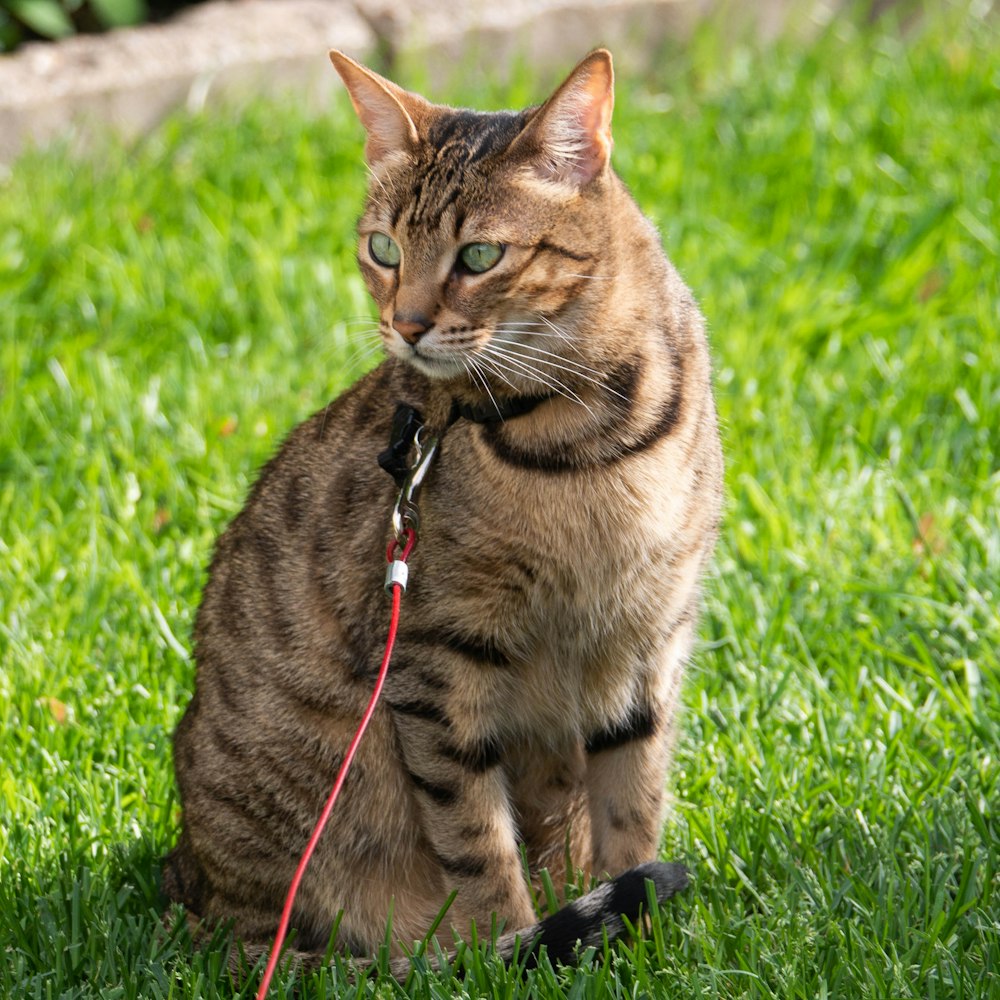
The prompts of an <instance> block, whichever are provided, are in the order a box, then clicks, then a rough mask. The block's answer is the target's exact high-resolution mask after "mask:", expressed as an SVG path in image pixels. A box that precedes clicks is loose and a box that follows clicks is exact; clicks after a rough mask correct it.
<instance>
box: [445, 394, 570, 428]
mask: <svg viewBox="0 0 1000 1000" xmlns="http://www.w3.org/2000/svg"><path fill="white" fill-rule="evenodd" d="M551 398H552V395H551V393H550V394H548V395H545V396H515V397H514V398H513V399H491V400H490V401H489V402H488V403H460V402H459V401H458V400H457V399H455V400H453V401H452V404H451V414H450V415H449V417H448V426H449V427H450V426H451V425H452V424H453V423H455V421H456V420H460V419H461V420H470V421H471V422H472V423H474V424H499V423H502V422H503V421H504V420H511V419H512V418H514V417H520V416H523V415H524V414H525V413H530V412H531V411H532V410H533V409H534V408H535V407H536V406H539V405H540V404H541V403H544V402H545V401H546V400H547V399H551Z"/></svg>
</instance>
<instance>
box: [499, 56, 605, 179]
mask: <svg viewBox="0 0 1000 1000" xmlns="http://www.w3.org/2000/svg"><path fill="white" fill-rule="evenodd" d="M614 103H615V93H614V70H613V69H612V66H611V53H610V52H608V50H607V49H595V50H594V51H593V52H591V53H590V55H589V56H587V57H586V58H585V59H583V60H582V61H581V62H580V63H579V65H578V66H577V67H576V69H574V70H573V72H572V73H570V75H569V76H568V77H567V78H566V79H565V80H564V81H563V83H562V86H560V87H559V89H558V90H556V92H555V93H554V94H553V95H552V96H551V97H550V98H549V99H548V100H547V101H546V102H545V103H544V104H543V105H542V106H541V107H540V108H539V109H538V111H537V112H536V113H535V115H534V117H532V119H531V120H530V121H529V122H528V124H527V125H526V126H525V128H524V131H523V132H522V133H521V134H520V135H519V136H518V137H517V139H515V140H514V143H513V145H512V146H511V148H510V155H511V156H517V155H518V154H520V155H524V156H526V157H527V159H528V162H529V164H530V167H531V169H532V171H533V173H534V174H535V175H536V176H538V177H540V178H541V179H542V180H544V181H554V182H556V183H561V184H568V185H570V186H571V187H574V188H581V187H583V186H584V185H586V184H589V183H590V182H591V181H592V180H594V179H595V178H596V177H598V176H600V175H601V174H602V173H603V172H604V170H605V169H606V168H607V166H608V162H609V160H610V158H611V111H612V108H613V107H614Z"/></svg>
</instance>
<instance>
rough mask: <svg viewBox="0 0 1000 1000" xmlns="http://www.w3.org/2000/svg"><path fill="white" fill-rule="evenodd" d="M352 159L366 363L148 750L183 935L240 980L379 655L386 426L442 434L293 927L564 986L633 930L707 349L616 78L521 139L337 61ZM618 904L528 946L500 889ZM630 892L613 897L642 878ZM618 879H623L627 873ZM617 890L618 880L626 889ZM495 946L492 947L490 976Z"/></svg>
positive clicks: (652, 872)
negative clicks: (172, 799) (192, 931)
mask: <svg viewBox="0 0 1000 1000" xmlns="http://www.w3.org/2000/svg"><path fill="white" fill-rule="evenodd" d="M331 57H332V59H333V62H334V65H335V66H336V68H337V70H338V72H339V73H340V75H341V76H342V78H343V80H344V82H345V84H346V85H347V88H348V90H349V91H350V95H351V99H352V101H353V103H354V107H355V109H356V111H357V113H358V116H359V118H360V119H361V122H362V124H363V125H364V127H365V129H366V130H367V140H368V141H367V147H366V156H367V160H368V164H369V166H370V168H371V173H372V184H371V191H370V194H369V197H368V202H367V205H366V207H365V211H364V214H363V216H362V218H361V221H360V223H359V233H360V237H361V239H360V247H359V250H358V262H359V265H360V267H361V271H362V273H363V275H364V278H365V280H366V282H367V284H368V287H369V289H370V291H371V294H372V296H373V297H374V299H375V301H376V302H377V304H378V308H379V316H380V324H379V325H380V329H381V336H382V340H383V342H384V345H385V348H386V350H387V352H388V354H389V355H390V357H389V358H388V360H386V361H385V362H384V363H383V364H381V365H380V366H379V367H378V368H376V369H375V370H374V371H373V372H371V373H370V374H369V375H367V376H366V377H365V378H363V379H362V380H361V381H360V382H359V383H358V384H356V385H355V386H354V387H353V388H352V389H351V390H349V391H348V392H346V393H345V394H344V395H342V396H341V397H340V398H339V399H337V400H336V401H335V402H333V403H331V404H330V405H329V406H328V407H326V408H325V409H324V410H322V411H321V412H319V413H317V414H316V415H315V416H314V417H313V418H312V419H310V420H307V421H306V422H305V423H304V424H302V425H301V426H300V427H298V428H297V429H296V430H294V431H293V432H292V434H291V435H290V436H289V438H288V440H287V441H286V442H285V444H284V446H283V448H282V449H281V451H280V453H279V454H278V455H277V457H276V458H274V459H273V460H272V461H271V462H270V463H269V464H268V465H267V466H266V468H265V469H264V471H263V473H262V474H261V476H260V479H259V481H258V482H257V484H256V486H255V487H254V489H253V491H252V493H251V496H250V499H249V500H248V502H247V505H246V508H245V509H244V510H243V512H242V513H241V514H240V515H239V516H238V517H237V518H236V519H235V521H234V522H233V523H232V525H230V527H229V529H228V530H227V531H226V532H225V534H224V535H223V536H222V538H221V539H220V540H219V543H218V546H217V549H216V552H215V557H214V559H213V562H212V566H211V571H210V575H209V580H208V584H207V586H206V588H205V594H204V600H203V603H202V606H201V609H200V612H199V614H198V618H197V624H196V629H195V642H196V652H197V663H198V672H197V684H196V692H195V695H194V698H193V699H192V701H191V703H190V705H189V707H188V709H187V712H186V714H185V715H184V718H183V719H182V721H181V723H180V725H179V727H178V729H177V734H176V739H175V757H176V770H177V782H178V785H179V788H180V795H181V801H182V804H183V831H182V834H181V837H180V842H179V843H178V845H177V847H176V848H175V850H174V851H173V852H172V853H171V854H170V856H169V858H168V859H167V862H166V868H165V873H164V884H165V888H166V890H167V892H168V894H169V896H170V897H171V898H172V899H174V900H176V901H179V902H181V903H184V904H185V906H186V907H187V908H188V912H189V914H192V915H194V916H196V917H200V918H205V919H207V920H209V921H215V920H219V919H229V920H232V921H234V926H235V931H236V934H237V935H238V936H239V938H241V939H242V941H243V942H244V943H245V944H247V945H248V946H249V948H248V950H249V952H250V954H251V957H252V956H253V955H254V954H259V953H260V951H261V950H263V949H264V948H266V946H267V944H268V942H269V941H270V939H271V936H272V935H273V933H274V930H275V926H276V924H277V922H278V917H279V914H280V911H281V907H282V902H283V899H284V895H285V892H286V890H287V888H288V884H289V881H290V879H291V877H292V872H293V870H294V868H295V865H296V862H297V860H298V858H299V856H300V854H301V852H302V849H303V846H304V845H305V843H306V841H307V839H308V837H309V834H310V831H311V829H312V826H313V824H314V823H315V821H316V818H317V816H318V815H319V813H320V811H321V808H322V804H323V802H324V800H325V797H326V795H327V793H328V790H329V784H330V781H331V779H332V777H333V775H334V774H335V773H336V771H337V768H338V765H339V763H340V760H341V758H342V754H343V753H344V752H345V749H346V747H347V744H348V742H349V740H350V738H351V736H352V734H353V733H354V730H355V728H356V726H357V723H358V720H359V717H360V715H361V713H362V710H363V708H364V706H365V704H366V702H367V699H368V697H369V694H370V692H371V688H372V681H373V678H374V676H375V673H376V672H377V669H378V664H379V661H380V657H381V652H382V647H383V645H384V642H385V635H386V621H387V601H386V597H385V594H384V592H383V579H384V573H385V562H384V552H385V548H386V542H387V540H388V539H389V538H390V537H391V531H390V530H389V528H388V519H389V514H390V512H391V510H392V507H393V503H394V500H395V492H396V491H395V486H394V484H393V482H392V480H391V479H390V477H389V476H387V475H386V474H385V473H384V472H383V471H382V470H381V469H380V468H379V467H378V464H377V462H376V456H377V455H378V454H379V452H381V451H382V450H383V448H384V447H385V445H386V443H387V440H388V438H389V434H390V426H391V423H392V418H393V414H394V411H395V410H396V407H397V404H399V403H401V402H402V403H406V404H409V405H410V406H412V407H414V408H415V409H416V410H418V411H420V413H421V414H422V415H423V417H424V420H425V421H426V424H427V427H428V430H431V429H433V430H434V431H436V432H439V433H441V432H444V431H445V430H446V429H447V433H446V434H445V435H444V437H443V438H442V443H441V448H440V452H439V454H438V456H437V458H436V461H435V464H434V465H433V466H432V467H431V469H430V472H429V474H428V476H427V479H426V481H425V483H424V487H423V493H422V496H421V531H420V543H419V545H418V546H417V548H416V550H415V552H414V554H413V557H412V559H411V561H410V567H411V584H410V588H409V591H408V593H407V595H406V598H405V601H404V604H403V617H402V626H401V631H400V638H399V642H398V645H397V653H396V656H395V660H394V663H393V666H392V667H391V670H390V674H389V679H388V682H387V686H386V689H385V695H384V699H383V701H382V703H381V705H380V707H379V708H378V710H377V714H376V716H375V718H374V720H373V723H372V726H371V728H370V729H369V730H368V734H367V736H366V738H365V740H364V742H363V743H362V745H361V749H360V752H359V755H358V757H357V760H356V763H355V766H354V769H353V771H352V772H351V774H350V777H349V778H348V781H347V785H346V786H345V791H344V795H343V796H342V798H341V800H340V802H339V804H338V807H337V809H336V810H335V812H334V814H333V817H332V820H331V822H330V825H329V827H328V829H327V830H326V832H325V833H324V834H323V837H322V838H321V840H320V842H319V846H318V849H317V852H316V854H315V856H314V858H313V861H312V864H311V867H310V868H309V869H308V871H307V873H306V876H305V880H304V882H303V884H302V889H301V891H300V893H299V896H298V901H297V905H296V908H295V911H294V919H293V926H294V927H295V928H296V930H297V940H296V947H297V948H298V949H300V954H305V953H310V952H313V953H315V952H322V950H323V949H324V948H325V946H326V945H327V940H328V936H329V934H330V931H331V927H332V925H333V924H334V921H335V920H336V918H337V915H338V913H340V912H341V911H343V918H342V921H341V923H340V932H339V935H340V936H339V938H338V944H339V946H340V947H344V948H346V949H348V950H350V951H351V952H352V953H354V954H370V953H371V952H372V951H373V949H375V948H376V947H377V946H378V945H379V944H380V942H382V940H383V936H384V933H385V928H386V921H387V918H388V917H389V915H390V913H391V914H392V930H393V934H394V940H395V942H396V947H397V953H399V951H400V950H401V949H402V947H403V946H405V945H406V944H408V943H410V942H412V941H414V940H416V939H419V938H421V937H422V936H423V935H424V934H425V932H426V931H427V929H428V927H429V926H430V925H431V923H432V921H433V920H434V918H435V916H436V915H437V914H438V911H439V910H440V908H441V906H442V904H443V903H444V902H445V900H446V899H447V897H448V895H449V893H450V892H451V890H453V889H454V890H457V897H456V899H455V901H454V904H453V905H452V907H451V909H450V911H449V913H448V917H447V919H448V921H450V923H451V925H452V927H453V928H454V929H455V930H456V931H457V932H459V933H460V934H466V933H468V931H469V929H470V924H471V923H472V922H473V921H474V922H475V923H476V924H477V925H478V927H479V928H480V929H481V930H482V929H483V928H487V927H489V926H490V921H491V915H493V914H495V915H496V916H497V917H498V918H499V919H500V920H502V922H503V924H504V926H505V927H506V928H507V930H508V931H511V932H517V931H519V932H520V935H521V941H522V951H523V950H526V949H528V948H534V949H535V950H536V951H537V947H538V946H539V945H541V944H544V945H546V946H547V948H548V951H549V954H550V955H551V956H552V957H554V958H559V959H563V960H570V959H572V956H573V949H574V946H575V944H576V943H577V942H578V941H582V942H583V943H585V944H589V943H595V942H599V941H600V939H601V932H602V927H605V928H606V929H607V932H608V933H609V934H610V935H612V936H613V935H615V934H617V933H619V932H620V931H621V930H622V928H623V921H622V919H621V917H622V916H623V915H624V916H627V917H629V918H635V917H636V915H637V914H638V911H639V907H640V904H641V903H643V902H644V900H645V898H646V890H645V884H644V880H645V879H646V878H651V879H652V880H653V881H654V883H655V887H656V891H657V893H658V895H659V897H660V898H661V899H663V898H666V897H667V896H669V895H671V894H672V893H673V892H675V891H677V890H678V889H680V888H683V886H684V884H685V882H686V877H685V875H684V872H683V869H682V868H681V867H680V866H679V865H668V864H658V863H650V864H642V863H643V862H649V861H650V860H651V859H654V858H655V857H656V855H657V849H658V844H659V837H660V829H661V821H662V815H663V809H664V782H665V770H666V767H667V763H668V758H669V756H670V752H671V744H672V743H673V739H674V732H675V715H676V711H677V701H678V691H679V689H680V684H681V676H682V672H683V667H684V663H685V660H686V659H687V657H688V654H689V651H690V649H691V644H692V639H693V637H694V633H695V621H696V617H697V612H698V604H699V580H700V578H701V575H702V571H703V569H704V567H705V564H706V561H707V560H708V558H709V555H710V553H711V551H712V548H713V545H714V540H715V536H716V528H717V522H718V518H719V510H720V478H721V467H722V462H721V454H720V447H719V439H718V432H717V427H716V416H715V408H714V403H713V399H712V393H711V387H710V363H709V356H708V350H707V347H706V342H705V334H704V326H703V321H702V318H701V316H700V314H699V312H698V309H697V307H696V305H695V303H694V301H693V299H692V296H691V294H690V292H689V291H688V289H687V288H686V287H685V286H684V284H683V282H682V281H681V279H680V278H679V277H678V275H677V272H676V271H675V270H674V269H673V267H672V266H671V265H670V263H669V262H668V261H667V260H666V259H665V257H664V255H663V251H662V249H661V246H660V242H659V238H658V236H657V233H656V231H655V230H654V229H653V227H652V226H651V225H650V223H649V222H647V221H646V219H645V218H644V217H643V216H642V214H641V213H640V211H639V209H638V208H637V207H636V205H635V203H634V202H633V201H632V199H631V197H630V196H629V194H628V192H627V191H626V189H625V187H624V185H623V184H622V182H621V181H620V180H619V179H618V177H617V176H616V175H615V174H614V172H613V171H612V169H611V166H610V164H609V156H610V152H611V130H610V123H611V109H612V102H613V92H612V68H611V56H610V55H609V53H607V52H606V51H603V50H599V51H596V52H593V53H592V54H591V55H589V56H587V58H586V59H584V60H583V62H581V63H580V65H579V66H577V68H576V69H575V70H574V71H573V72H572V74H570V76H569V78H568V79H567V80H566V81H565V83H563V84H562V86H561V87H559V89H558V90H557V91H556V92H555V94H554V95H553V96H552V97H551V98H550V99H549V100H548V101H547V102H546V103H545V104H544V105H542V106H540V107H534V108H529V109H528V110H526V111H521V112H511V111H503V112H496V113H489V114H484V113H478V112H474V111H464V110H454V109H452V108H447V107H440V106H437V105H433V104H430V103H428V102H427V101H426V100H424V99H423V98H421V97H419V96H417V95H415V94H411V93H407V92H406V91H404V90H401V89H400V88H399V87H397V86H395V85H394V84H392V83H390V82H389V81H388V80H384V79H382V78H381V77H380V76H377V75H376V74H375V73H373V72H371V71H370V70H368V69H365V68H364V67H362V66H360V65H358V64H357V63H356V62H354V61H352V60H351V59H349V58H347V57H346V56H344V55H341V54H340V53H338V52H334V53H331ZM521 845H523V846H524V848H525V850H526V854H527V858H528V862H529V867H530V869H531V872H532V873H533V874H534V873H537V872H538V870H540V869H541V868H543V867H547V868H548V869H549V870H550V872H552V873H553V874H554V877H555V881H556V883H557V884H560V883H561V881H562V880H563V879H564V877H567V876H569V877H572V872H567V871H566V869H565V858H566V857H567V854H568V855H569V857H570V858H571V859H572V863H573V865H575V866H578V867H579V868H581V869H582V870H583V871H584V872H585V873H588V874H593V875H595V876H599V877H607V876H611V877H612V879H613V881H612V882H610V883H608V884H607V885H605V886H602V887H600V888H598V889H596V890H594V891H593V892H592V893H591V894H590V895H589V896H585V897H583V899H581V900H578V901H577V902H576V903H573V904H571V905H570V906H567V907H565V908H564V909H563V910H561V911H559V912H558V913H556V914H555V915H552V916H549V917H547V918H546V919H545V920H544V921H542V922H541V923H536V916H535V912H534V910H533V907H532V902H531V896H530V893H529V888H528V884H527V882H526V879H525V877H524V875H523V871H522V860H521ZM635 866H639V867H635ZM630 869H631V870H630ZM623 873H624V874H623ZM513 938H514V934H513V933H509V934H507V935H506V936H504V937H503V938H502V939H501V942H500V945H499V947H500V950H501V952H502V953H504V954H509V953H510V950H511V946H512V944H513Z"/></svg>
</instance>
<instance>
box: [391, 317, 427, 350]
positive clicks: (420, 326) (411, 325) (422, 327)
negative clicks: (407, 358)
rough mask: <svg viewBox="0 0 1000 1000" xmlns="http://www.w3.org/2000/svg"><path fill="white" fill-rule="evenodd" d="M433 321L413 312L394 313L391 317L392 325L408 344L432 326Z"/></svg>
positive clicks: (412, 342) (415, 340)
mask: <svg viewBox="0 0 1000 1000" xmlns="http://www.w3.org/2000/svg"><path fill="white" fill-rule="evenodd" d="M433 325H434V324H433V322H432V321H431V320H429V319H427V317H426V316H420V315H414V314H413V313H409V314H408V313H396V315H395V316H393V317H392V326H393V329H394V330H396V331H397V332H398V333H399V335H400V336H401V337H402V338H403V340H405V341H406V342H407V343H408V344H415V343H416V342H417V341H418V340H419V339H420V338H421V337H422V336H423V335H424V334H425V333H426V332H427V331H428V330H429V329H430V328H431V327H432V326H433Z"/></svg>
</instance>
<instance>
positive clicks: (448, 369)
mask: <svg viewBox="0 0 1000 1000" xmlns="http://www.w3.org/2000/svg"><path fill="white" fill-rule="evenodd" d="M394 353H396V355H397V356H398V357H400V358H402V360H403V361H406V362H408V363H409V364H411V365H413V367H414V368H416V369H417V371H419V372H420V373H421V374H423V375H426V376H427V377H428V378H434V379H447V378H455V377H456V376H458V375H463V374H466V373H467V372H468V370H469V366H468V363H467V362H464V361H463V358H462V355H461V354H459V353H457V352H454V351H442V350H441V349H440V348H437V349H434V348H432V347H431V346H429V345H426V344H421V343H420V342H417V343H416V344H403V345H399V346H398V347H397V348H396V351H395V352H394Z"/></svg>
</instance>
